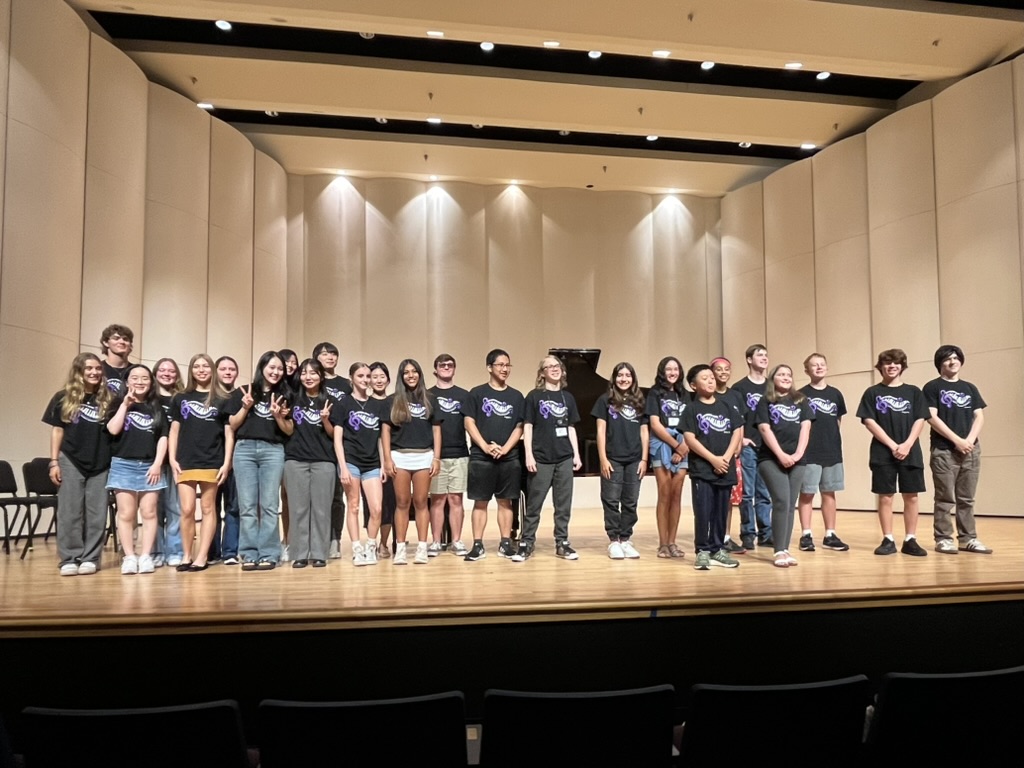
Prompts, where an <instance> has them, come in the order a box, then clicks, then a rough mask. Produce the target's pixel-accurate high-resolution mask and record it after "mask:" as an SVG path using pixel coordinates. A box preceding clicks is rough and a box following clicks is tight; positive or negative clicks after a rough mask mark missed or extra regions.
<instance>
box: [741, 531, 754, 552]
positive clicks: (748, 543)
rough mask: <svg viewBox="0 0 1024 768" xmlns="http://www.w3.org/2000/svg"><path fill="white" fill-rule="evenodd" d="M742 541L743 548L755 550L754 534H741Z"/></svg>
mask: <svg viewBox="0 0 1024 768" xmlns="http://www.w3.org/2000/svg"><path fill="white" fill-rule="evenodd" d="M740 541H742V542H743V548H744V549H746V550H749V551H751V552H753V551H754V537H753V535H748V536H740Z"/></svg>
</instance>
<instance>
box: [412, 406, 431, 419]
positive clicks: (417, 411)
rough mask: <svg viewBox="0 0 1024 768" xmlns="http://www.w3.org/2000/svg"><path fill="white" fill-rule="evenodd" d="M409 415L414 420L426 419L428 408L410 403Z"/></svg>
mask: <svg viewBox="0 0 1024 768" xmlns="http://www.w3.org/2000/svg"><path fill="white" fill-rule="evenodd" d="M409 415H410V416H411V417H412V418H414V419H425V418H427V406H425V405H420V404H419V403H409Z"/></svg>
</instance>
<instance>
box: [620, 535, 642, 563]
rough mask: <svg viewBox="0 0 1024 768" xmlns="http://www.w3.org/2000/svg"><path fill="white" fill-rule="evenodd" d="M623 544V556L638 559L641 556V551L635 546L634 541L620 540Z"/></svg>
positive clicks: (628, 558)
mask: <svg viewBox="0 0 1024 768" xmlns="http://www.w3.org/2000/svg"><path fill="white" fill-rule="evenodd" d="M620 544H622V556H623V557H625V558H626V559H627V560H637V559H638V558H639V557H640V553H639V552H637V551H636V547H634V546H633V542H632V541H629V540H628V539H627V540H626V541H623V542H620Z"/></svg>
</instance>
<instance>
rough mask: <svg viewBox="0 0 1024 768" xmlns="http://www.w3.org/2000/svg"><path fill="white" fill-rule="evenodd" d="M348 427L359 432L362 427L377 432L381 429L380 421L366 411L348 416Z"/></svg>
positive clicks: (355, 412) (354, 412)
mask: <svg viewBox="0 0 1024 768" xmlns="http://www.w3.org/2000/svg"><path fill="white" fill-rule="evenodd" d="M348 425H349V426H350V427H352V429H353V430H355V431H357V432H358V431H359V429H360V428H361V427H366V428H367V429H373V430H377V429H380V419H379V418H378V417H377V416H375V415H373V414H372V413H367V412H366V411H352V412H351V413H350V414H349V415H348Z"/></svg>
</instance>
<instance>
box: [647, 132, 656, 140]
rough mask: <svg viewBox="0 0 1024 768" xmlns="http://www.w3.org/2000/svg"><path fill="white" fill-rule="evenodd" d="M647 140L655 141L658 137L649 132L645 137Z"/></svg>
mask: <svg viewBox="0 0 1024 768" xmlns="http://www.w3.org/2000/svg"><path fill="white" fill-rule="evenodd" d="M647 140H648V141H657V140H658V137H657V136H655V135H654V134H653V133H652V134H651V135H650V136H648V137H647Z"/></svg>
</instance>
